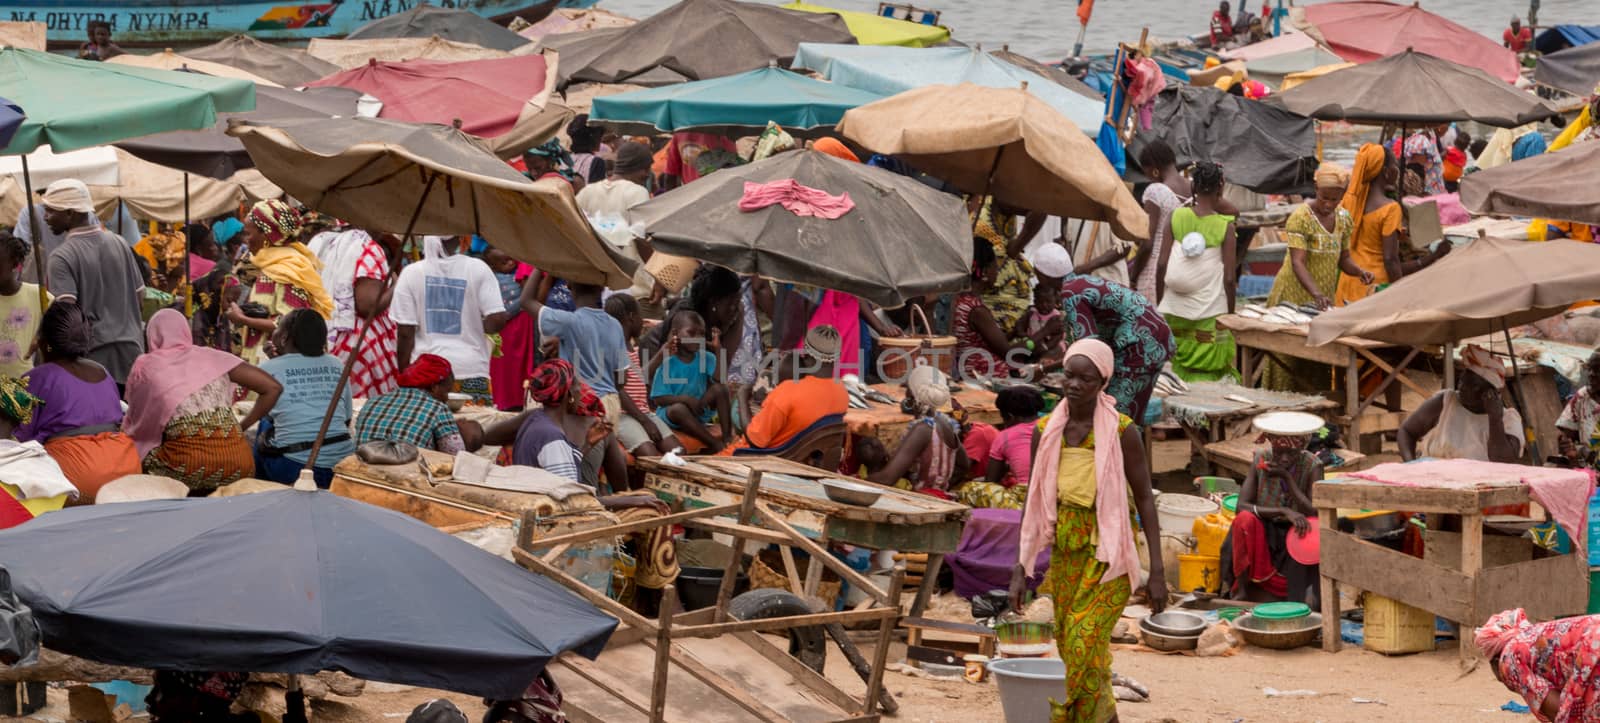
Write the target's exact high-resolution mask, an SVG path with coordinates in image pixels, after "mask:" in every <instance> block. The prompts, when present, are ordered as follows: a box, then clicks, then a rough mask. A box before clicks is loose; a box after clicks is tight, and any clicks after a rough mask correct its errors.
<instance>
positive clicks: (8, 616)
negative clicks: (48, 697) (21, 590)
mask: <svg viewBox="0 0 1600 723" xmlns="http://www.w3.org/2000/svg"><path fill="white" fill-rule="evenodd" d="M39 638H40V633H39V623H38V622H37V621H35V620H34V619H33V611H32V610H29V609H28V606H26V605H23V604H22V601H21V600H18V599H17V595H16V593H15V592H13V591H12V589H11V573H10V572H9V571H7V570H6V569H5V568H3V567H0V663H4V664H6V665H32V664H34V663H37V662H39Z"/></svg>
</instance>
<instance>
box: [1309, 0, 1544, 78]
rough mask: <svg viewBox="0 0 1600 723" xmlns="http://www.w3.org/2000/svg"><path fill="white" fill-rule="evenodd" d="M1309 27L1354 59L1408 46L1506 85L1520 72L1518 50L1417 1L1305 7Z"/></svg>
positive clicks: (1363, 1)
mask: <svg viewBox="0 0 1600 723" xmlns="http://www.w3.org/2000/svg"><path fill="white" fill-rule="evenodd" d="M1302 10H1303V11H1304V13H1305V20H1306V22H1307V23H1308V24H1309V25H1310V26H1311V27H1309V28H1302V29H1303V30H1306V32H1308V33H1311V34H1313V36H1321V38H1322V41H1323V43H1324V44H1325V45H1327V46H1328V48H1329V49H1330V50H1332V51H1333V52H1334V53H1337V54H1338V55H1339V57H1341V58H1344V59H1345V60H1348V61H1350V62H1352V63H1365V62H1367V61H1370V60H1377V59H1378V58H1383V57H1387V56H1390V55H1394V54H1396V53H1400V52H1404V51H1405V50H1406V49H1407V48H1411V49H1414V50H1417V51H1418V52H1423V53H1427V54H1429V55H1432V56H1434V57H1438V58H1444V59H1445V60H1449V61H1452V62H1456V63H1460V64H1462V65H1466V66H1471V67H1473V68H1478V69H1480V70H1483V71H1484V72H1486V73H1488V74H1489V75H1492V76H1494V77H1496V78H1499V79H1501V80H1504V81H1506V82H1508V83H1511V82H1515V81H1516V79H1517V76H1518V74H1519V66H1518V64H1517V55H1516V53H1513V52H1511V51H1510V50H1508V49H1506V48H1504V47H1502V46H1501V45H1500V44H1499V43H1497V42H1495V41H1494V40H1493V39H1490V38H1489V37H1487V36H1485V35H1481V34H1479V33H1476V32H1473V31H1472V30H1469V29H1467V28H1464V27H1462V26H1460V25H1457V24H1455V23H1453V22H1450V21H1449V20H1446V19H1444V18H1442V17H1439V16H1438V15H1434V14H1433V13H1430V12H1428V11H1426V10H1423V9H1422V8H1420V7H1417V6H1416V5H1414V4H1408V5H1396V4H1394V3H1391V2H1382V1H1381V0H1354V1H1353V2H1330V3H1318V4H1316V5H1306V6H1304V7H1303V8H1297V9H1296V11H1297V12H1299V11H1302Z"/></svg>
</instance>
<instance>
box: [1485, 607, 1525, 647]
mask: <svg viewBox="0 0 1600 723" xmlns="http://www.w3.org/2000/svg"><path fill="white" fill-rule="evenodd" d="M1529 625H1531V623H1529V622H1528V616H1527V614H1526V613H1524V612H1522V608H1515V609H1512V610H1505V611H1501V612H1498V613H1495V614H1494V616H1493V617H1491V618H1489V620H1488V622H1485V623H1484V624H1483V627H1481V628H1478V630H1477V632H1475V633H1474V634H1473V635H1472V642H1474V643H1477V645H1478V649H1479V650H1482V651H1483V655H1484V657H1486V658H1493V657H1494V656H1496V655H1499V654H1500V651H1502V650H1505V647H1506V645H1507V644H1508V643H1510V642H1511V639H1512V638H1514V637H1516V636H1517V634H1518V633H1521V632H1522V631H1524V630H1526V629H1528V626H1529Z"/></svg>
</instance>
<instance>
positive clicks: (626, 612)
mask: <svg viewBox="0 0 1600 723" xmlns="http://www.w3.org/2000/svg"><path fill="white" fill-rule="evenodd" d="M511 556H512V557H513V558H515V559H516V561H517V564H518V565H521V566H523V567H525V568H527V569H529V570H532V571H533V572H536V573H538V574H540V575H544V576H545V577H548V578H550V579H552V580H555V581H556V582H559V583H561V584H562V585H563V586H565V587H566V588H567V589H569V590H571V591H573V592H575V593H577V594H578V597H581V598H583V599H585V600H588V601H589V603H590V604H592V605H594V606H596V607H598V608H600V609H601V610H603V611H605V612H606V613H607V614H609V615H611V616H612V617H615V618H617V619H618V620H621V621H622V622H623V623H626V624H628V625H632V626H634V627H637V628H640V629H643V630H650V631H653V630H655V623H654V622H652V621H651V620H650V619H649V618H647V617H645V616H643V615H640V614H639V613H636V612H634V611H632V610H630V609H628V608H627V607H626V606H624V605H623V604H622V603H619V602H617V601H615V600H612V599H611V598H609V597H606V596H605V595H604V594H603V593H601V592H600V591H598V590H595V589H594V588H591V587H589V586H588V585H585V584H583V582H582V581H581V580H578V579H577V578H575V577H573V576H571V575H568V574H567V573H565V572H563V571H562V570H561V569H560V568H558V567H556V566H554V565H551V564H549V563H547V562H545V561H544V560H541V559H539V558H537V557H535V556H533V555H531V554H529V553H528V552H527V551H526V550H522V549H520V548H516V547H513V548H511Z"/></svg>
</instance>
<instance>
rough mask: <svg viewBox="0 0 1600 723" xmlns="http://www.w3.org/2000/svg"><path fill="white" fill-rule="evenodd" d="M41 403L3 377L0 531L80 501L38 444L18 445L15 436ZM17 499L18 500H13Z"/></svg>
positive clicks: (16, 382)
mask: <svg viewBox="0 0 1600 723" xmlns="http://www.w3.org/2000/svg"><path fill="white" fill-rule="evenodd" d="M38 404H39V400H38V399H37V398H35V397H34V396H33V395H32V394H29V393H28V390H27V389H26V388H25V387H24V386H23V384H22V381H21V380H19V379H15V378H12V377H9V376H5V375H3V374H0V484H3V485H5V487H4V492H5V493H7V494H9V495H10V497H7V496H6V494H0V528H6V527H11V526H13V525H18V524H21V523H23V522H26V521H27V520H29V519H30V518H32V517H33V516H34V515H39V514H43V513H45V512H48V511H51V510H56V509H60V508H61V506H62V505H63V504H64V503H66V502H68V501H71V500H73V499H74V498H77V497H78V488H77V487H74V486H73V484H72V482H71V481H70V480H68V479H67V476H66V475H65V474H64V473H62V471H61V466H60V465H58V464H56V461H55V460H54V459H52V458H51V457H50V453H49V452H47V451H45V448H44V447H43V446H42V445H40V444H39V443H38V442H18V441H17V440H16V439H13V433H14V432H15V431H16V430H17V428H18V426H19V425H23V424H27V423H28V421H29V419H31V418H32V416H33V413H34V411H35V410H36V409H37V408H38ZM13 498H15V499H13Z"/></svg>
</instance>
